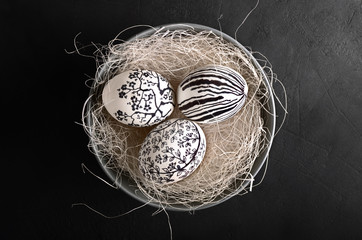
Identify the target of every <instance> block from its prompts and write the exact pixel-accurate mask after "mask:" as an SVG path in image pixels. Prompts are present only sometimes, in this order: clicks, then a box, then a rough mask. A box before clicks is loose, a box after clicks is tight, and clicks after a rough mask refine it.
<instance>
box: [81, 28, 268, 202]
mask: <svg viewBox="0 0 362 240" xmlns="http://www.w3.org/2000/svg"><path fill="white" fill-rule="evenodd" d="M96 57H97V59H98V61H97V62H98V69H97V73H96V77H95V79H94V82H93V85H92V93H93V94H92V95H91V97H90V98H89V99H88V100H87V102H86V104H90V105H89V106H90V107H89V108H88V109H86V110H85V111H84V113H83V117H84V120H85V119H88V120H89V121H88V123H86V122H85V121H84V128H85V130H86V132H87V134H88V135H89V137H90V145H91V146H92V147H93V149H95V151H96V152H95V154H96V155H97V156H98V158H99V159H101V161H102V165H103V166H104V167H105V168H106V169H107V170H111V171H113V172H115V173H116V179H115V182H118V181H119V180H120V179H121V176H127V177H128V178H130V179H131V180H132V181H134V183H132V184H134V185H135V186H136V189H139V191H141V192H142V193H143V194H144V195H145V196H146V198H147V199H148V201H149V202H154V203H157V204H161V206H170V205H172V206H176V205H177V206H184V207H186V209H188V208H189V209H193V208H195V204H196V205H197V206H198V207H201V206H204V205H207V204H210V203H214V202H216V201H222V200H223V199H225V198H227V197H229V195H230V194H234V193H235V191H236V190H238V192H239V191H240V189H241V188H244V187H245V185H246V184H245V182H246V181H249V180H251V179H253V177H254V176H252V175H251V174H250V170H251V168H252V166H253V163H254V161H255V159H256V158H257V157H258V156H259V154H260V153H261V152H262V151H264V150H265V149H266V148H267V147H268V145H269V144H270V141H268V138H267V134H268V132H267V129H266V127H265V126H264V120H263V116H262V112H264V113H265V112H266V107H265V105H266V103H267V101H268V98H269V97H270V94H271V93H269V92H267V88H266V87H265V85H264V83H263V76H262V73H261V72H260V71H261V69H258V68H257V67H256V66H255V65H254V64H253V62H252V60H251V59H250V57H249V56H248V55H247V54H246V53H245V52H243V50H241V49H240V48H238V47H236V46H234V45H233V44H231V43H228V42H226V41H225V40H224V39H223V38H222V37H219V36H217V35H216V34H214V33H212V32H210V31H202V32H195V31H192V30H190V29H189V30H173V31H161V30H159V31H156V32H155V33H154V34H152V35H151V36H149V37H146V38H141V39H133V40H132V41H127V42H123V41H121V40H117V39H116V40H113V41H111V42H110V43H109V44H108V45H107V46H103V47H101V48H99V49H98V51H97V52H96ZM209 64H214V65H223V66H228V67H230V68H232V69H234V70H236V71H237V72H239V73H240V74H241V75H242V76H243V77H244V78H245V80H246V81H247V84H248V87H249V93H248V96H247V101H246V103H245V105H244V106H243V108H242V110H241V111H240V112H239V113H238V114H237V115H235V116H234V117H232V118H231V119H229V120H226V121H223V122H220V123H218V124H200V126H201V127H202V129H203V130H204V133H205V135H206V140H207V150H206V154H205V157H204V160H203V161H202V163H201V165H200V166H199V168H198V169H197V170H196V171H195V172H194V173H192V174H191V175H190V176H189V177H187V178H185V179H184V180H182V181H180V182H177V183H173V184H168V185H163V186H162V185H158V184H153V183H150V182H147V181H144V178H143V177H142V175H141V174H140V171H139V170H138V152H139V149H140V145H141V144H142V142H143V140H144V139H145V137H146V135H147V133H148V132H149V131H150V130H151V129H152V128H153V127H147V128H132V127H129V126H125V125H123V124H121V123H119V122H117V121H116V120H115V119H113V118H112V116H110V114H109V113H108V112H107V111H106V109H105V108H104V107H103V105H102V100H101V90H102V88H103V86H104V84H105V83H106V82H107V81H108V80H109V79H111V78H112V77H113V76H115V75H116V74H118V73H121V72H123V71H125V70H130V69H135V68H139V69H147V70H152V71H155V72H158V73H160V74H161V75H162V76H164V77H165V78H166V79H168V80H169V81H170V83H171V84H172V86H173V88H174V89H177V86H178V84H179V83H180V82H181V81H182V80H183V79H184V77H185V76H186V75H187V74H188V73H190V72H191V71H193V70H195V69H196V68H199V67H202V66H205V65H209ZM176 117H177V118H185V116H183V115H182V113H181V112H180V111H179V110H178V109H177V107H176V109H175V110H174V112H173V113H172V115H171V116H170V118H176ZM244 190H245V189H244Z"/></svg>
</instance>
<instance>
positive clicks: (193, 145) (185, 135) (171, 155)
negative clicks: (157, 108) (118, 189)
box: [139, 118, 206, 184]
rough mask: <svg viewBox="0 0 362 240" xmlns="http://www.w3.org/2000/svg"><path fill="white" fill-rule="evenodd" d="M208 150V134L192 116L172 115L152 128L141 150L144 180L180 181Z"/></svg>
mask: <svg viewBox="0 0 362 240" xmlns="http://www.w3.org/2000/svg"><path fill="white" fill-rule="evenodd" d="M205 151H206V139H205V134H204V132H203V130H202V129H201V127H200V126H199V125H198V124H197V123H195V122H193V121H190V120H187V119H180V118H172V119H169V120H166V121H164V122H162V123H160V124H159V125H157V126H156V127H155V128H154V129H152V130H151V131H150V132H149V134H148V135H147V137H146V138H145V140H144V141H143V143H142V146H141V149H140V152H139V169H140V171H141V173H142V175H143V176H144V178H145V181H148V182H154V183H158V184H168V183H175V182H178V181H180V180H182V179H184V178H186V177H188V176H189V175H190V174H191V173H193V172H194V171H195V170H196V169H197V167H198V166H199V165H200V163H201V161H202V160H203V158H204V155H205Z"/></svg>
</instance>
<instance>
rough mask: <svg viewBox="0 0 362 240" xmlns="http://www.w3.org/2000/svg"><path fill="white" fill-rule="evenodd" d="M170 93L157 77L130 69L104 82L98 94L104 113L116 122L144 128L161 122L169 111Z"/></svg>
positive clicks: (170, 87) (171, 94) (169, 86)
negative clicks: (100, 94)
mask: <svg viewBox="0 0 362 240" xmlns="http://www.w3.org/2000/svg"><path fill="white" fill-rule="evenodd" d="M174 98H175V97H174V90H173V89H172V86H171V85H170V83H169V82H168V81H167V80H166V79H165V78H164V77H162V76H161V75H160V74H158V73H156V72H153V71H149V70H130V71H125V72H123V73H121V74H118V75H116V76H115V77H114V78H112V79H111V80H109V81H108V83H107V84H106V85H105V87H104V89H103V93H102V100H103V104H104V106H105V108H106V109H107V111H108V112H109V113H110V114H111V115H112V116H113V117H114V118H115V119H117V120H118V121H119V122H121V123H124V124H127V125H130V126H135V127H146V126H151V125H154V124H157V123H159V122H161V121H163V120H165V119H166V118H167V117H168V116H169V115H170V114H171V113H172V111H173V109H174V106H175V103H174Z"/></svg>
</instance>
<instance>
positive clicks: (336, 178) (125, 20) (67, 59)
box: [0, 0, 362, 240]
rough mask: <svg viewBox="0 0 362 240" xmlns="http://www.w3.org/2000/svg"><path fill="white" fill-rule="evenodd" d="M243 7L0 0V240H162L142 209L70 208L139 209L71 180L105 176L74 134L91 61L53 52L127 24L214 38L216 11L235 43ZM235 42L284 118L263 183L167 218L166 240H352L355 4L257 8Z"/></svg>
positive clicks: (184, 1)
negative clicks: (261, 69) (192, 27)
mask: <svg viewBox="0 0 362 240" xmlns="http://www.w3.org/2000/svg"><path fill="white" fill-rule="evenodd" d="M255 3H256V1H255V0H245V1H236V0H235V1H226V0H224V1H222V0H211V1H206V0H204V1H191V0H179V1H166V0H164V1H143V0H126V1H121V0H108V1H106V0H103V1H95V0H87V1H86V0H72V1H71V0H61V1H18V0H12V1H5V2H4V1H3V2H2V3H1V4H0V15H1V26H2V27H1V52H2V56H1V69H2V71H1V73H2V74H1V118H2V121H1V122H2V133H1V138H2V141H1V142H2V144H1V149H2V153H3V154H2V155H3V156H2V162H3V163H4V164H3V165H2V174H1V176H2V177H1V178H2V179H1V184H2V188H1V189H2V192H3V193H2V201H3V204H2V209H3V210H2V212H3V213H5V214H2V219H3V222H5V225H4V224H2V227H1V229H2V230H1V231H0V234H1V235H2V236H0V238H1V239H169V238H170V232H169V229H168V223H167V217H166V215H165V214H164V213H160V214H158V215H155V216H152V213H154V212H155V210H156V209H155V208H152V207H148V206H147V207H143V208H141V209H139V210H137V211H135V212H132V213H130V214H128V215H125V216H122V217H119V218H116V219H105V218H103V217H101V216H99V215H97V214H96V213H94V212H92V211H90V210H88V209H87V208H85V207H80V206H78V207H73V208H72V207H71V205H72V204H73V203H77V202H83V203H87V204H89V205H90V206H92V207H94V208H95V209H97V210H99V211H101V212H102V213H104V214H107V215H117V214H120V213H124V212H127V211H129V210H131V209H133V208H135V207H138V206H140V205H141V203H140V202H138V201H136V200H134V199H132V198H131V197H129V196H128V195H126V194H125V193H123V192H121V191H118V190H114V189H112V188H110V187H108V186H106V185H105V184H104V183H102V182H101V181H99V180H98V179H96V178H95V177H93V176H92V175H90V174H89V173H88V174H87V173H86V174H83V172H82V169H81V163H85V164H86V165H87V166H88V167H89V168H90V169H92V170H93V171H94V172H95V173H96V174H98V175H99V176H101V177H105V175H104V174H103V172H102V171H101V169H100V167H99V165H98V164H97V162H96V159H95V157H94V156H93V155H92V154H91V153H90V152H89V151H88V148H87V143H88V138H87V136H86V134H85V133H84V131H83V129H82V127H81V126H79V125H78V124H77V122H80V120H81V110H82V106H83V103H84V101H85V100H86V98H87V95H88V91H89V89H88V88H87V87H86V85H85V81H86V80H87V79H88V78H89V77H88V76H94V72H95V63H94V61H93V59H91V58H86V57H81V56H79V55H77V54H67V53H66V51H65V49H66V50H68V51H73V50H74V46H73V40H74V38H75V36H76V35H77V34H78V33H80V32H82V33H81V34H80V35H79V37H78V38H77V41H78V42H79V44H80V45H79V46H84V45H89V44H90V43H91V42H94V43H100V44H107V42H108V41H109V40H111V39H113V38H114V37H115V36H116V35H117V34H118V33H119V32H120V31H121V30H123V29H125V28H127V27H130V26H133V25H138V24H146V25H152V26H157V25H161V24H168V23H177V22H191V23H197V24H203V25H207V26H210V27H214V28H217V29H219V25H218V22H217V19H218V18H219V17H220V16H221V15H222V18H221V20H220V23H221V27H222V31H224V32H225V33H227V34H229V35H231V36H234V32H235V30H236V28H237V27H238V25H239V24H240V23H241V22H242V20H243V19H244V17H245V16H246V15H247V13H248V12H249V11H250V10H251V9H252V8H253V6H254V5H255ZM140 30H142V29H135V30H131V31H127V32H126V33H124V34H122V38H123V39H127V38H128V37H130V36H132V35H133V34H135V33H136V32H138V31H140ZM237 38H238V40H239V41H240V42H241V43H242V44H243V45H245V46H250V47H251V48H252V49H253V50H256V51H259V52H261V53H263V54H264V55H265V56H266V57H267V58H268V59H269V61H270V62H271V64H272V65H273V70H274V71H275V73H276V74H277V75H278V78H279V79H280V80H281V82H282V83H283V84H284V85H285V87H286V90H287V94H288V97H287V100H288V112H289V114H288V116H287V120H286V123H285V125H284V126H283V128H282V130H281V131H280V132H279V134H278V135H277V136H276V138H275V140H274V144H273V147H272V150H271V153H270V161H269V165H268V170H267V174H266V177H265V179H264V181H263V182H262V184H261V185H260V186H258V187H256V188H254V189H253V191H252V192H251V193H249V194H247V195H244V196H241V197H234V198H232V199H230V200H228V201H227V202H225V203H222V204H220V205H218V206H215V207H212V208H209V209H206V210H201V211H196V212H195V213H194V214H189V213H178V212H169V216H170V221H171V224H172V229H173V239H175V240H177V239H281V238H283V239H284V238H285V239H342V238H343V239H361V237H362V157H361V155H362V154H361V153H362V151H361V148H362V121H361V118H362V77H361V75H362V2H361V1H338V0H325V1H296V0H294V1H266V0H262V1H261V2H260V4H259V5H258V7H257V8H256V10H255V11H254V12H253V13H252V14H251V15H250V16H249V18H248V19H247V20H246V22H245V23H244V25H243V26H242V27H241V28H240V30H239V31H238V33H237ZM93 50H94V49H92V48H87V49H85V50H84V51H85V53H91V52H92V51H93ZM87 51H88V52H87ZM87 75H88V76H87ZM275 89H276V92H277V95H279V96H282V89H281V87H280V86H278V85H276V86H275ZM279 110H280V109H279ZM279 113H280V114H281V111H279Z"/></svg>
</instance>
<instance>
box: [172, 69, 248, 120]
mask: <svg viewBox="0 0 362 240" xmlns="http://www.w3.org/2000/svg"><path fill="white" fill-rule="evenodd" d="M247 93H248V86H247V84H246V81H245V79H244V78H243V77H242V76H241V75H240V74H239V73H238V72H236V71H235V70H233V69H231V68H228V67H224V66H206V67H202V68H200V69H197V70H196V71H194V72H192V73H191V74H189V75H188V76H187V77H186V78H185V79H184V80H183V81H182V82H181V83H180V85H179V86H178V89H177V101H178V106H179V109H180V110H181V111H182V112H183V113H184V115H185V116H186V117H187V118H189V119H191V120H193V121H198V122H202V123H214V122H220V121H223V120H226V119H228V118H230V117H232V116H233V115H235V114H236V113H237V112H238V111H239V110H240V109H241V107H242V106H243V105H244V103H245V99H246V96H247Z"/></svg>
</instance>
